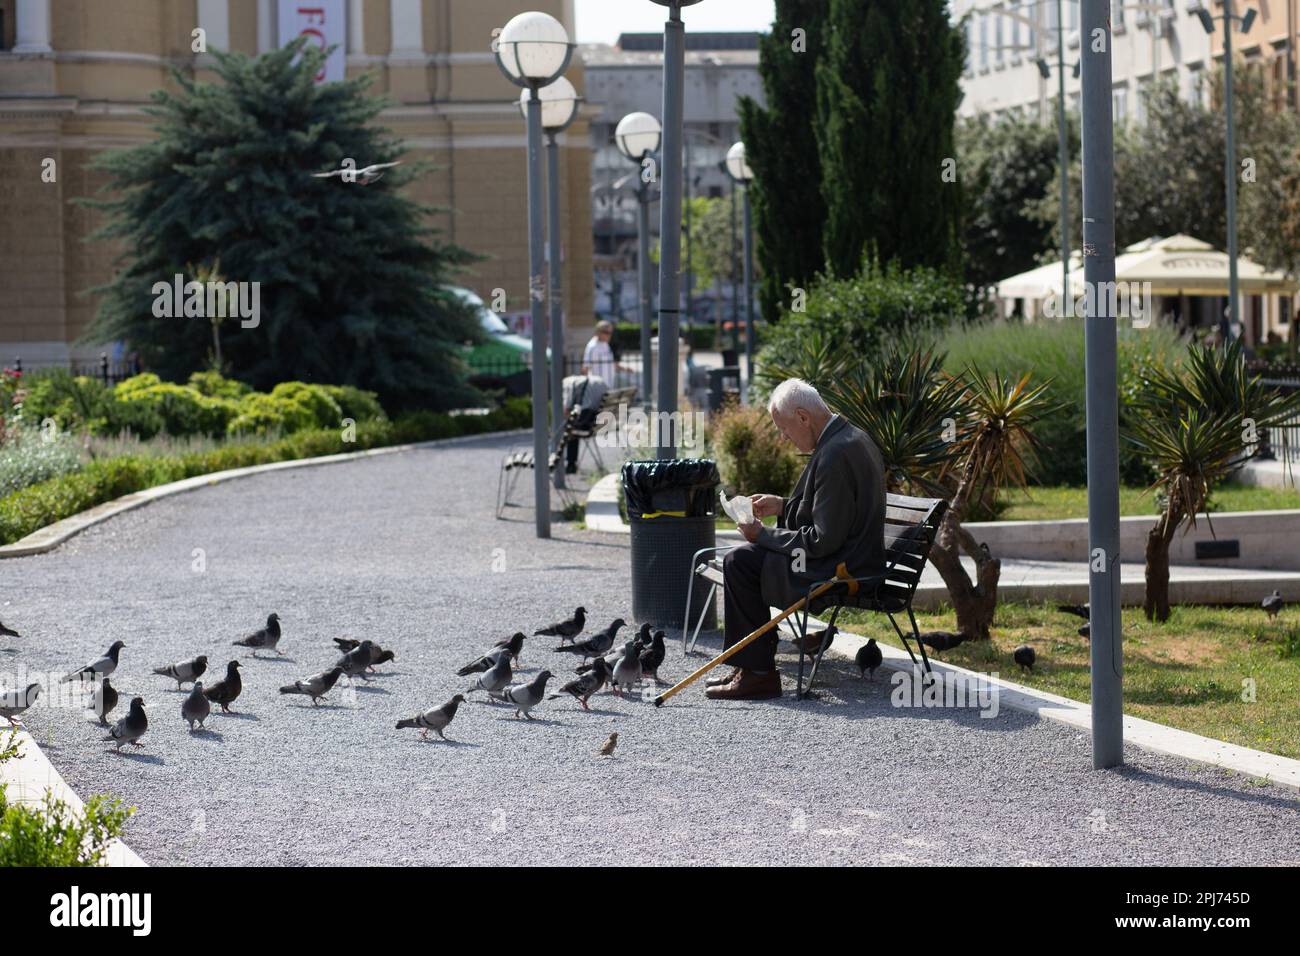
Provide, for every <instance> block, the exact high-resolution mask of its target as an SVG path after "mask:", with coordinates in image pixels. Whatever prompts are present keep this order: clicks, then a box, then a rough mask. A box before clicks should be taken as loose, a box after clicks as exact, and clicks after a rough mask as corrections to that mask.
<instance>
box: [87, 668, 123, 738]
mask: <svg viewBox="0 0 1300 956" xmlns="http://www.w3.org/2000/svg"><path fill="white" fill-rule="evenodd" d="M116 706H117V688H116V687H114V686H113V685H112V684H110V683H109V682H108V678H107V677H105V678H103V679H102V680H97V681H95V687H94V690H93V692H92V693H91V695H90V709H91V710H92V711H94V712H95V713H96V714H98V715H99V722H100V723H101V724H103V725H104V726H105V727H107V726H108V720H107V719H106V718H107V717H108V715H109V714H110V713H112V712H113V708H115V707H116Z"/></svg>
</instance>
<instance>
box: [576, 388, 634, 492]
mask: <svg viewBox="0 0 1300 956" xmlns="http://www.w3.org/2000/svg"><path fill="white" fill-rule="evenodd" d="M635 400H636V386H635V385H631V386H628V387H626V388H611V389H610V390H609V391H607V392H606V393H605V395H604V397H603V398H601V400H600V405H599V407H598V408H597V409H596V421H595V422H594V423H593V424H592V426H591V427H590V428H581V429H575V430H574V432H573V437H575V438H577V439H578V440H579V441H580V442H581V443H582V444H581V445H580V446H579V450H578V461H579V462H581V461H582V456H583V455H584V454H586V455H587V456H588V457H590V458H591V460H592V465H593V466H594V467H595V468H596V470H597V471H605V470H606V469H605V461H604V459H603V458H602V457H601V455H600V445H599V443H598V442H597V441H596V437H597V436H598V435H600V434H602V433H603V432H606V431H608V430H609V429H610V428H613V429H614V431H615V432H616V433H617V432H618V430H619V428H620V427H621V423H620V419H619V415H618V409H619V406H620V405H630V404H632V402H634V401H635ZM606 412H609V413H610V415H611V416H612V419H611V420H608V421H607V422H606V423H605V424H604V425H602V424H601V416H603V415H604V414H605V413H606ZM618 440H619V439H618V436H617V435H616V437H615V439H614V441H615V444H617V443H618Z"/></svg>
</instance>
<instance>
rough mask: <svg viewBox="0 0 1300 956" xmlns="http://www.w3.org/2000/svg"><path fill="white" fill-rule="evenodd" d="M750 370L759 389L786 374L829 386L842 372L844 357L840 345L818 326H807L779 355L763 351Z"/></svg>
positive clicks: (773, 384)
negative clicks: (757, 361)
mask: <svg viewBox="0 0 1300 956" xmlns="http://www.w3.org/2000/svg"><path fill="white" fill-rule="evenodd" d="M761 358H762V360H761V361H760V362H759V364H758V368H757V369H756V370H755V372H754V379H755V381H756V383H757V384H758V386H759V389H760V390H761V391H762V392H763V393H765V394H770V393H771V391H772V390H773V389H774V388H776V387H777V386H778V385H780V384H781V383H782V382H784V381H785V380H786V379H788V378H801V379H803V380H804V381H805V382H807V383H808V384H809V385H811V386H812V387H813V388H815V389H817V391H819V392H820V391H823V390H825V389H827V388H829V387H830V386H831V385H832V384H833V383H834V382H835V380H836V379H837V378H838V377H839V376H840V375H841V374H843V372H844V370H845V367H846V365H847V364H848V363H847V358H846V355H845V351H844V349H843V347H842V346H841V345H840V344H839V343H837V342H836V341H835V339H834V337H833V336H831V335H830V334H829V333H827V332H826V331H824V330H822V329H816V328H814V329H809V330H808V332H807V334H805V335H801V336H799V337H798V338H797V339H795V340H794V342H793V343H791V345H790V347H788V348H786V349H784V350H783V351H782V353H781V354H780V355H775V354H771V353H766V354H764V355H763V356H762V357H761Z"/></svg>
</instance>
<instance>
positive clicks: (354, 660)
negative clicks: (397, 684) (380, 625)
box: [334, 640, 375, 680]
mask: <svg viewBox="0 0 1300 956" xmlns="http://www.w3.org/2000/svg"><path fill="white" fill-rule="evenodd" d="M374 653H375V642H374V641H370V640H366V641H362V642H361V643H360V644H358V645H357V646H356V647H354V648H352V650H350V651H348V652H347V653H346V654H344V655H343V656H342V657H340V658H339V659H338V660H337V661H335V662H334V666H335V667H341V668H343V673H345V674H347V675H348V676H349V677H360V678H361V679H362V680H370V678H369V677H367V676H366V668H367V667H369V666H370V660H371V658H372V657H374Z"/></svg>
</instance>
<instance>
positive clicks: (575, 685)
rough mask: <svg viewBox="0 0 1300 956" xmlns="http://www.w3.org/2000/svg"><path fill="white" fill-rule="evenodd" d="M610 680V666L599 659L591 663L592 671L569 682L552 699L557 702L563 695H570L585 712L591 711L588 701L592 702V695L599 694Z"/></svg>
mask: <svg viewBox="0 0 1300 956" xmlns="http://www.w3.org/2000/svg"><path fill="white" fill-rule="evenodd" d="M608 680H609V665H608V664H606V663H605V658H603V657H597V658H596V659H595V660H594V661H592V663H591V670H589V671H587V673H585V674H583V675H582V676H581V677H575V678H574V679H573V680H571V681H569V682H568V683H567V684H565V685H564V686H563V687H561V688H560V693H559V694H552V695H551V698H550V699H551V700H555V698H557V697H559V696H560V695H561V694H570V695H571V696H573V697H574V699H576V700H577V701H578V703H580V704H581V705H582V709H583V710H591V708H590V707H588V706H587V701H589V700H591V697H592V695H593V694H596V693H598V692H599V691H600V689H601V688H602V687H604V686H605V682H606V681H608Z"/></svg>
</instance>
